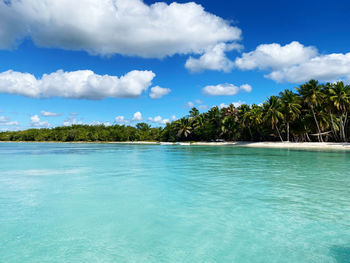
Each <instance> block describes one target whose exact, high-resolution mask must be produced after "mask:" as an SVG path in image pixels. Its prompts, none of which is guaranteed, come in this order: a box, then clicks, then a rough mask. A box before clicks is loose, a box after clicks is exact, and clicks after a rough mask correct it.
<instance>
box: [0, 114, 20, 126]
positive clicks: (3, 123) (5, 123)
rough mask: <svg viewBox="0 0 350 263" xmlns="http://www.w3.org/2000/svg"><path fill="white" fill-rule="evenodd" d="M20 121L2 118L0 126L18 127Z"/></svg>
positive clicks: (0, 118) (0, 117)
mask: <svg viewBox="0 0 350 263" xmlns="http://www.w3.org/2000/svg"><path fill="white" fill-rule="evenodd" d="M17 125H19V122H18V121H11V118H10V117H5V116H0V126H17Z"/></svg>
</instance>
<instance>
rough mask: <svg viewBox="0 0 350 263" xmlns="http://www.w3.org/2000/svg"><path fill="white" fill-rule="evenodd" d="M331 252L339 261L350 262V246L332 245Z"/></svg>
mask: <svg viewBox="0 0 350 263" xmlns="http://www.w3.org/2000/svg"><path fill="white" fill-rule="evenodd" d="M330 254H331V255H332V257H333V258H334V259H335V260H336V262H337V263H350V247H344V246H332V247H331V248H330Z"/></svg>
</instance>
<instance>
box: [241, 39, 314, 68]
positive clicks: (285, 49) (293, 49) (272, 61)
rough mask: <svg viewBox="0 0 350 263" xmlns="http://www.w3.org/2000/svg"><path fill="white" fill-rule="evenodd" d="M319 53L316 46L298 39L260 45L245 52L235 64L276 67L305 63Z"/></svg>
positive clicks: (242, 66)
mask: <svg viewBox="0 0 350 263" xmlns="http://www.w3.org/2000/svg"><path fill="white" fill-rule="evenodd" d="M316 54H317V49H316V48H314V47H305V46H303V45H302V44H300V43H299V42H297V41H293V42H291V43H290V44H287V45H285V46H281V45H280V44H276V43H273V44H263V45H259V46H258V47H257V48H256V49H255V50H254V51H251V52H249V53H243V54H242V57H240V58H237V59H236V61H235V64H236V66H237V67H238V68H240V69H270V68H272V69H276V68H281V67H288V66H292V65H295V64H299V63H303V62H305V61H307V60H309V59H310V58H312V57H314V56H315V55H316Z"/></svg>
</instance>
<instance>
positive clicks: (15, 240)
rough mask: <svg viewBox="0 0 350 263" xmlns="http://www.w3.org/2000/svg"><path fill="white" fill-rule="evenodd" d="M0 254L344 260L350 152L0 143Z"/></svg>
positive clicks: (10, 259) (349, 221)
mask: <svg viewBox="0 0 350 263" xmlns="http://www.w3.org/2000/svg"><path fill="white" fill-rule="evenodd" d="M0 262H1V263H16V262H21V263H22V262H25V263H31V262H33V263H42V262H84V263H85V262H93V263H96V262H137V263H140V262H236V263H248V262H249V263H255V262H259V263H261V262H266V263H274V262H276V263H277V262H278V263H283V262H291V263H300V262H335V263H348V262H350V153H346V152H312V151H289V150H279V149H250V148H232V147H205V146H191V147H188V146H147V145H111V144H40V143H28V144H26V143H0Z"/></svg>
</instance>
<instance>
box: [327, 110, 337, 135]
mask: <svg viewBox="0 0 350 263" xmlns="http://www.w3.org/2000/svg"><path fill="white" fill-rule="evenodd" d="M329 116H330V117H331V123H332V133H333V136H334V139H335V140H336V141H338V135H337V133H336V132H335V126H334V120H333V114H332V112H331V111H329Z"/></svg>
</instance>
